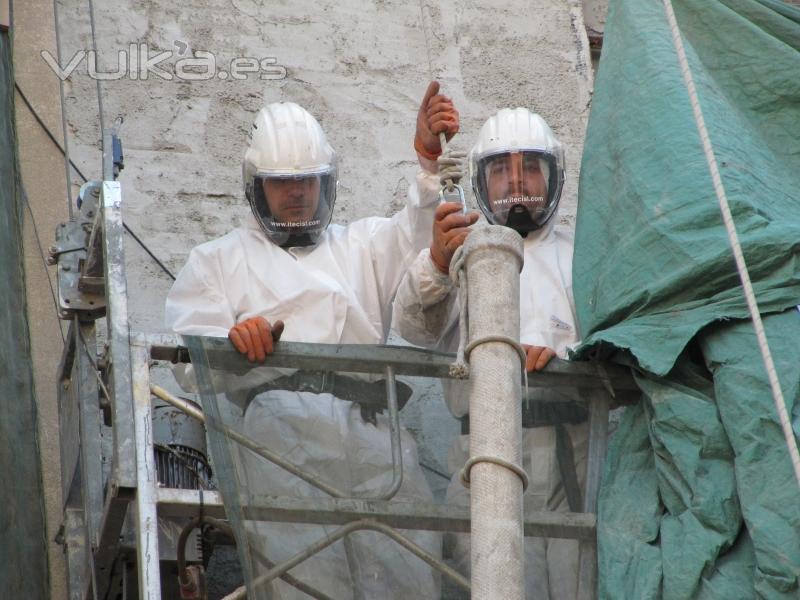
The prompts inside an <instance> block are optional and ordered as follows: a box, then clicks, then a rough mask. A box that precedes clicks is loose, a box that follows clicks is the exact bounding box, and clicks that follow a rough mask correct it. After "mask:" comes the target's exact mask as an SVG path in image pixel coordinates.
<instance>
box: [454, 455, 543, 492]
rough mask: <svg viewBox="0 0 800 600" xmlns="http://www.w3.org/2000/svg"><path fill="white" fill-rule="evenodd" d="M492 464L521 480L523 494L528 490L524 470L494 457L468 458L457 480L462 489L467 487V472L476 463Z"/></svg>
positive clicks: (526, 475) (526, 476)
mask: <svg viewBox="0 0 800 600" xmlns="http://www.w3.org/2000/svg"><path fill="white" fill-rule="evenodd" d="M482 462H485V463H492V464H493V465H500V466H501V467H505V468H506V469H508V470H509V471H511V472H512V473H514V474H515V475H516V476H517V477H519V478H520V479H521V480H522V491H523V492H525V490H526V489H528V474H527V473H526V472H525V469H523V468H522V467H520V466H519V465H515V464H514V463H512V462H508V461H507V460H503V459H502V458H497V457H496V456H473V457H472V458H470V459H469V460H468V461H467V462H466V463H465V464H464V468H463V469H461V473H460V475H459V478H460V479H461V483H462V484H463V485H464V487H467V488H468V487H469V472H470V471H471V470H472V467H474V466H475V465H476V464H478V463H482Z"/></svg>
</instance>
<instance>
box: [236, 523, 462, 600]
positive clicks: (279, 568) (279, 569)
mask: <svg viewBox="0 0 800 600" xmlns="http://www.w3.org/2000/svg"><path fill="white" fill-rule="evenodd" d="M362 530H371V531H377V532H378V533H382V534H384V535H386V536H387V537H389V538H391V539H393V540H394V541H395V542H397V543H398V544H400V545H401V546H403V547H404V548H405V549H406V550H408V551H409V552H411V553H412V554H414V555H415V556H417V557H418V558H420V559H422V560H424V561H425V562H426V563H428V564H429V565H430V566H432V567H433V568H434V569H437V570H438V571H440V572H441V573H442V574H444V575H445V576H447V577H449V578H450V579H452V580H453V581H454V582H455V583H457V584H458V585H459V586H461V587H462V588H464V589H465V590H469V589H470V583H469V581H467V580H466V578H464V577H463V576H462V575H461V574H460V573H459V572H458V571H456V570H454V569H452V568H450V567H448V566H447V565H446V564H444V563H443V562H442V561H440V560H439V559H437V558H436V557H435V556H433V555H432V554H430V553H429V552H427V551H425V550H423V549H422V548H420V547H419V546H417V545H416V544H415V543H414V542H412V541H411V540H409V539H408V538H406V537H405V536H403V535H401V534H400V533H398V532H397V531H395V530H394V529H392V528H391V527H389V526H388V525H384V524H383V523H379V522H378V521H373V520H372V519H362V520H360V521H353V522H352V523H348V524H347V525H344V526H342V527H340V528H339V529H337V530H336V531H334V532H333V533H331V534H330V535H327V536H325V537H324V538H322V539H320V540H318V541H317V542H315V543H313V544H311V545H310V546H308V547H307V548H306V549H305V550H301V551H300V552H298V553H297V554H295V555H294V556H292V557H291V558H289V559H287V560H285V561H284V562H282V563H281V564H279V565H276V566H275V567H274V568H272V569H270V570H269V571H268V572H267V573H265V574H264V575H261V576H260V577H257V578H256V579H254V580H253V587H258V586H261V585H265V584H267V583H269V582H270V581H272V580H273V579H276V578H277V577H280V576H281V575H282V574H283V573H285V572H286V571H289V570H290V569H293V568H294V567H296V566H297V565H299V564H300V563H302V562H303V561H304V560H306V559H308V558H311V557H312V556H314V555H315V554H317V553H319V552H321V551H322V550H324V549H325V548H327V547H328V546H330V545H331V544H333V543H334V542H336V541H338V540H340V539H341V538H343V537H344V536H346V535H348V534H350V533H353V532H355V531H362ZM245 598H247V590H246V589H245V588H244V587H240V588H238V589H237V590H235V591H234V592H232V593H231V594H228V595H227V596H225V597H224V598H223V599H222V600H244V599H245Z"/></svg>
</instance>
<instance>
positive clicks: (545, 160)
mask: <svg viewBox="0 0 800 600" xmlns="http://www.w3.org/2000/svg"><path fill="white" fill-rule="evenodd" d="M475 169H476V172H475V175H474V185H475V192H476V196H477V200H478V204H479V205H480V207H481V210H482V211H483V213H484V215H486V218H487V220H488V221H489V222H490V223H492V224H495V225H504V226H506V227H511V228H512V229H514V230H516V231H518V232H519V233H521V234H523V235H524V234H527V233H528V232H530V231H535V230H537V229H539V228H541V227H542V226H544V225H545V223H547V222H548V221H549V220H550V218H551V217H552V216H553V214H554V213H555V211H556V208H557V206H558V200H559V197H560V196H561V186H562V183H563V178H562V176H561V169H560V168H559V166H558V161H557V159H556V157H555V156H553V155H552V154H549V153H547V152H542V151H539V150H513V151H506V152H496V153H493V154H490V155H488V156H484V157H482V158H479V159H478V160H477V161H476V165H475Z"/></svg>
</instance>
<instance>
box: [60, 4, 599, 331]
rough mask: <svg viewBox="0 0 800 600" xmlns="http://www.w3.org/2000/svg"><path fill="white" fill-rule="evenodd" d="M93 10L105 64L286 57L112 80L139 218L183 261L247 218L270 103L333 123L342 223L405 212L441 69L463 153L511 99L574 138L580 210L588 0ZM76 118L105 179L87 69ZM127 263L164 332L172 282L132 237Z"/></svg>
mask: <svg viewBox="0 0 800 600" xmlns="http://www.w3.org/2000/svg"><path fill="white" fill-rule="evenodd" d="M96 10H97V14H96V17H97V18H96V21H97V29H98V36H97V47H98V50H99V55H100V70H101V71H113V70H116V67H117V64H118V59H117V52H118V51H119V50H128V48H129V44H131V43H137V42H142V43H147V44H148V45H149V48H150V53H151V56H152V55H155V54H156V53H158V52H160V51H164V50H171V51H175V52H176V58H179V56H178V55H177V52H178V50H179V49H180V48H182V47H183V46H182V43H185V44H188V46H189V50H188V51H187V52H191V51H192V50H194V51H208V52H212V53H214V54H215V55H216V58H217V64H218V65H222V66H223V67H224V66H225V65H227V63H228V62H229V61H230V60H231V59H232V58H234V57H237V56H241V57H256V58H265V57H274V58H275V59H276V60H277V63H278V64H279V65H282V66H284V67H285V68H286V69H287V77H286V78H285V79H282V80H267V81H262V80H260V79H258V78H257V77H256V76H251V77H250V78H249V79H247V80H246V81H232V80H231V79H230V78H229V79H227V80H221V79H219V78H214V79H212V80H208V81H195V82H181V81H177V80H173V81H164V80H162V79H160V78H158V77H155V76H152V75H151V76H150V77H149V78H148V80H147V81H132V80H130V79H129V78H126V79H122V80H119V81H110V82H104V83H103V96H104V103H105V112H106V118H107V119H108V120H109V121H110V120H112V119H113V118H114V117H115V116H116V115H118V114H121V115H124V117H125V124H124V125H123V128H122V138H123V142H124V144H125V158H126V170H125V171H124V173H123V175H122V177H121V181H122V183H123V186H124V187H123V189H124V199H125V216H126V219H127V223H128V225H129V226H131V227H132V228H133V229H134V231H136V232H137V233H139V234H140V236H141V237H142V238H143V239H144V240H146V242H147V243H148V244H149V245H150V246H151V247H152V248H153V249H154V250H155V251H156V252H157V254H158V255H159V256H160V257H161V258H162V259H163V260H164V261H165V263H166V264H167V265H168V266H169V268H170V269H172V270H173V271H177V270H178V269H179V268H180V267H181V266H182V264H183V263H184V261H185V258H186V254H187V253H188V251H189V249H190V248H191V247H192V246H194V245H195V244H198V243H200V242H203V241H205V240H208V239H211V238H213V237H216V236H218V235H221V234H223V233H225V232H226V231H228V230H229V229H230V228H231V227H232V226H234V225H235V224H237V223H238V222H240V220H241V218H242V216H243V215H244V214H245V213H246V211H247V208H246V204H245V201H244V198H243V194H242V190H241V174H240V163H241V157H242V154H243V151H244V147H245V138H246V134H247V131H248V129H249V127H250V123H251V121H252V118H253V116H254V114H255V112H256V111H257V110H258V109H259V108H260V107H261V106H262V105H263V104H264V103H265V102H268V101H274V100H293V101H296V102H298V103H300V104H302V105H304V106H305V107H307V108H308V109H309V110H310V111H311V112H312V113H314V114H315V115H316V116H317V117H318V118H319V119H320V121H321V122H322V124H323V127H324V128H325V130H326V132H327V133H328V136H329V138H330V141H331V143H332V144H333V146H334V148H336V150H337V151H338V152H339V156H340V158H341V163H340V164H341V176H340V180H341V182H340V193H339V197H338V200H337V210H336V215H335V218H336V219H337V220H338V221H340V222H348V221H350V220H352V219H355V218H358V217H362V216H367V215H374V214H379V215H385V214H390V213H392V212H394V211H395V210H397V208H398V207H399V206H401V205H402V202H403V199H404V197H405V194H406V189H407V187H408V185H409V182H410V181H412V177H413V173H414V171H415V169H416V161H415V155H414V152H413V149H412V145H411V140H412V137H413V132H414V122H415V114H416V110H417V106H418V103H419V100H420V97H421V94H422V92H423V91H424V89H425V86H426V83H427V81H428V80H429V79H430V77H431V74H433V75H435V76H438V77H440V79H441V80H442V83H443V89H444V90H445V92H446V93H448V94H450V95H452V97H453V98H454V99H455V102H456V104H457V106H458V107H459V109H460V110H461V113H462V116H463V134H462V135H461V136H460V139H459V141H458V142H457V144H458V145H459V146H461V147H462V148H464V149H468V148H469V146H470V145H471V141H472V139H473V137H474V136H475V134H476V133H477V130H478V128H479V126H480V124H481V123H482V122H483V120H484V119H485V118H486V117H488V116H489V115H490V114H491V113H493V112H494V111H495V110H497V109H498V108H500V107H503V106H508V105H522V106H529V107H531V108H533V109H535V110H537V111H539V112H541V113H542V114H543V115H544V116H545V118H546V119H547V120H548V121H549V122H550V123H551V125H552V126H553V127H554V129H555V130H556V133H557V134H558V135H559V136H560V137H561V138H562V139H563V141H564V142H565V143H566V145H567V148H568V153H567V155H568V161H569V176H570V178H569V184H568V187H567V190H566V198H565V202H564V205H565V211H564V212H565V214H566V217H567V218H569V217H570V216H571V215H573V214H574V210H575V195H576V189H577V187H576V179H577V173H578V169H577V168H578V161H579V157H580V153H581V141H582V137H583V132H584V128H585V124H586V117H587V114H588V103H589V90H590V82H591V72H590V71H591V67H590V66H589V60H588V51H587V50H586V38H585V35H584V31H583V24H582V21H581V15H582V11H581V6H580V3H579V2H575V1H573V2H570V1H567V0H534V1H532V2H531V1H527V0H526V1H521V0H511V1H510V2H503V3H484V4H483V5H477V6H476V5H474V4H473V3H467V2H456V1H453V0H450V1H447V2H443V3H429V4H428V3H424V2H423V3H421V4H417V3H407V2H399V1H395V0H380V1H375V2H354V1H348V2H307V1H301V2H291V3H289V2H285V3H284V2H276V3H267V2H264V1H257V0H232V1H231V2H222V1H215V2H193V1H190V2H183V3H178V4H174V3H167V2H158V1H156V0H127V1H123V2H120V3H115V4H113V5H102V4H101V3H97V7H96ZM63 14H64V21H65V22H64V26H63V31H64V48H65V50H64V56H65V59H68V58H70V57H71V56H72V55H73V53H74V52H75V51H77V50H81V49H88V48H91V45H92V42H91V37H90V34H89V31H90V27H89V20H88V14H87V10H86V2H85V1H83V0H65V1H64V8H63ZM423 15H424V19H423ZM423 21H424V22H423ZM176 42H178V43H177V44H176ZM184 56H186V55H184ZM172 62H174V60H173V61H172ZM162 64H163V63H162ZM68 112H69V120H70V130H71V132H72V135H73V136H74V143H73V148H74V150H73V156H74V158H75V159H76V160H77V162H78V163H79V164H80V165H81V166H82V167H83V168H84V169H85V171H87V174H89V176H90V177H96V176H98V175H99V169H100V163H99V145H98V141H99V139H100V134H99V130H98V118H97V100H96V90H95V84H94V81H91V80H90V79H89V78H88V77H87V76H86V72H85V63H82V64H81V65H80V67H79V69H78V72H76V73H75V74H74V75H73V77H72V78H71V81H70V93H69V95H68ZM155 215H158V218H154V216H155ZM128 258H129V265H128V278H129V283H130V284H131V285H130V287H131V289H132V290H136V293H135V294H134V295H133V297H132V298H131V301H130V309H131V317H132V320H133V324H134V326H135V327H136V328H140V329H150V330H154V329H155V330H157V329H160V328H161V327H162V319H163V307H162V304H163V302H162V300H163V297H164V294H165V293H166V291H167V290H168V289H169V286H170V283H171V281H170V280H169V278H168V277H166V276H165V275H164V274H163V273H161V272H160V270H159V269H158V267H157V266H155V265H154V263H153V262H152V261H151V260H150V259H149V258H148V257H147V256H146V255H145V254H144V253H143V252H142V251H141V249H139V248H138V247H136V246H135V245H134V244H130V245H129V252H128Z"/></svg>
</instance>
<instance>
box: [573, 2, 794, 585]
mask: <svg viewBox="0 0 800 600" xmlns="http://www.w3.org/2000/svg"><path fill="white" fill-rule="evenodd" d="M673 4H674V8H675V13H676V17H677V20H678V24H679V26H680V30H681V36H682V39H683V42H684V44H685V46H686V52H687V56H688V59H689V64H690V68H691V71H692V75H693V77H694V81H695V84H696V86H697V92H698V95H699V100H700V105H701V108H702V110H703V113H704V117H705V121H706V125H707V127H708V131H709V135H710V138H711V142H712V144H713V146H714V152H715V155H716V158H717V161H718V164H719V167H720V171H721V176H722V181H723V184H724V186H725V189H726V192H727V195H728V200H729V202H730V205H731V210H732V212H733V216H734V220H735V223H736V227H737V230H738V233H739V236H740V240H741V243H742V247H743V249H744V256H745V260H746V261H747V265H748V269H749V271H750V275H751V278H752V280H753V283H754V287H755V291H756V294H757V297H758V302H759V305H760V310H761V312H762V314H763V315H765V319H764V324H765V328H766V330H767V336H768V339H769V342H770V346H771V348H772V351H773V354H774V357H775V359H776V363H777V369H778V373H779V376H780V379H781V383H782V386H783V389H784V394H785V396H786V402H787V407H788V409H789V412H790V414H791V413H792V411H793V410H797V409H795V408H794V407H795V406H796V405H798V395H800V391H799V390H800V344H799V343H798V341H797V340H798V339H800V312H798V310H797V309H796V308H795V307H796V305H797V304H799V303H800V261H799V260H798V254H800V11H798V10H797V9H795V8H793V7H791V6H788V5H786V4H783V3H781V2H777V1H770V0H674V1H673ZM584 148H585V150H584V156H583V162H582V172H581V181H580V201H579V211H578V222H577V230H576V247H575V260H574V273H573V275H574V277H573V278H574V292H575V300H576V305H577V312H578V319H579V323H580V327H581V332H582V335H583V338H584V344H583V345H582V346H581V348H579V349H578V352H577V355H578V356H583V357H585V356H591V355H595V356H602V357H611V358H612V359H614V360H618V361H621V362H625V363H626V364H630V365H631V366H632V367H633V368H634V370H635V372H636V374H637V380H638V381H639V385H640V387H641V388H642V391H643V393H644V394H643V396H644V399H643V402H642V403H640V404H639V405H637V406H635V407H632V408H629V409H627V410H626V412H625V414H624V415H623V417H622V420H621V423H620V426H619V429H618V431H617V433H616V434H615V436H614V437H613V438H612V440H611V443H610V449H609V460H608V463H607V467H606V472H605V474H604V480H603V485H602V490H601V499H600V516H599V526H598V536H599V545H600V546H599V561H600V592H601V597H602V598H609V599H611V598H613V599H615V600H616V599H620V598H633V599H640V598H654V599H656V598H664V599H675V600H679V599H681V600H682V599H689V598H709V599H710V598H714V599H717V598H719V599H723V598H724V599H730V598H742V599H744V598H760V597H763V598H797V597H798V596H799V595H800V590H798V576H800V488H798V484H797V482H796V481H795V478H794V474H793V471H792V467H791V462H790V459H789V454H788V451H787V448H786V444H785V441H784V438H783V435H782V432H781V429H780V426H779V423H778V417H777V413H776V410H775V407H774V403H773V400H772V396H771V394H770V390H769V386H768V383H767V378H766V373H765V371H764V367H763V363H762V360H761V356H760V354H759V352H758V347H757V344H756V339H755V335H754V333H753V328H752V325H751V324H750V322H749V321H747V320H745V319H747V316H748V313H747V308H746V304H745V300H744V297H743V295H742V290H741V286H740V284H739V277H738V275H737V272H736V268H735V264H734V260H733V255H732V253H731V249H730V245H729V242H728V239H727V235H726V233H725V230H724V226H723V224H722V218H721V214H720V210H719V206H718V202H717V198H716V195H715V193H714V190H713V187H712V183H711V177H710V174H709V169H708V165H707V162H706V158H705V156H704V154H703V150H702V146H701V142H700V137H699V134H698V130H697V127H696V124H695V120H694V117H693V114H692V109H691V105H690V102H689V95H688V92H687V89H686V86H685V84H684V82H683V79H682V76H681V72H680V65H679V62H678V58H677V53H676V51H675V48H674V45H673V41H672V36H671V33H670V29H669V25H668V22H667V17H666V12H665V9H664V5H663V3H662V2H661V1H660V0H615V1H613V0H612V2H611V7H610V11H609V16H608V21H607V25H606V30H605V38H604V47H603V55H602V58H601V61H600V68H599V71H598V76H597V82H596V87H595V95H594V98H593V105H592V112H591V116H590V120H589V127H588V130H587V139H586V142H585V146H584Z"/></svg>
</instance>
